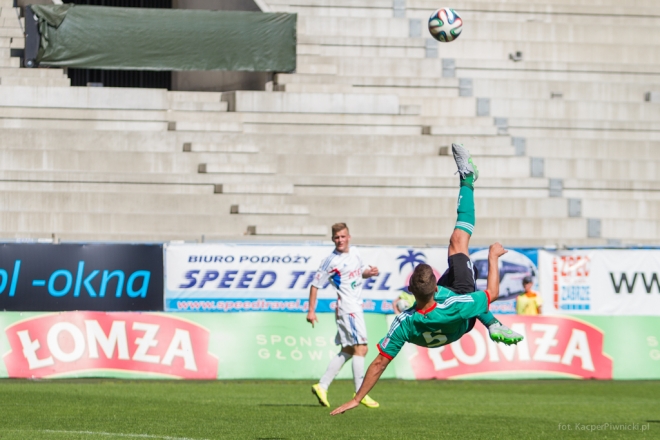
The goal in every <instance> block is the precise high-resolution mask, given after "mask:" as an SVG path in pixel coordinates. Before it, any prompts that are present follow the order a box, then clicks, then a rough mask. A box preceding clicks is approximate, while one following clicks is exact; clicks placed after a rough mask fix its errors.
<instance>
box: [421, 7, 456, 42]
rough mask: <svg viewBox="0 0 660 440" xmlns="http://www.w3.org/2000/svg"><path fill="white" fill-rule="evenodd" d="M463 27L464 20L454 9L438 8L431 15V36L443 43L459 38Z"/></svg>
mask: <svg viewBox="0 0 660 440" xmlns="http://www.w3.org/2000/svg"><path fill="white" fill-rule="evenodd" d="M462 27H463V20H461V17H459V15H458V14H457V13H456V11H454V10H453V9H449V8H442V9H438V10H437V11H435V12H434V13H433V14H431V17H429V32H431V36H433V38H435V39H436V40H438V41H441V42H443V43H449V42H450V41H454V40H455V39H457V38H458V37H459V36H460V35H461V28H462Z"/></svg>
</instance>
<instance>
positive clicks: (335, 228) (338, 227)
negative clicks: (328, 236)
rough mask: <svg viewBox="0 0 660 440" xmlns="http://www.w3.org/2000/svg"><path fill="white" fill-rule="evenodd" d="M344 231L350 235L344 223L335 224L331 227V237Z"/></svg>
mask: <svg viewBox="0 0 660 440" xmlns="http://www.w3.org/2000/svg"><path fill="white" fill-rule="evenodd" d="M344 229H346V232H348V233H350V231H349V230H348V226H346V223H335V224H334V225H332V236H333V237H334V236H335V234H336V233H337V232H339V231H343V230H344Z"/></svg>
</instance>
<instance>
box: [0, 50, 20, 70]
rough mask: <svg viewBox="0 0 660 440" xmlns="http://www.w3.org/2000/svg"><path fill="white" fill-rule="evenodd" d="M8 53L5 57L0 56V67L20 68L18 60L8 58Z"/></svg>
mask: <svg viewBox="0 0 660 440" xmlns="http://www.w3.org/2000/svg"><path fill="white" fill-rule="evenodd" d="M8 54H9V52H7V56H6V57H2V56H0V67H20V65H21V60H20V58H9V55H8Z"/></svg>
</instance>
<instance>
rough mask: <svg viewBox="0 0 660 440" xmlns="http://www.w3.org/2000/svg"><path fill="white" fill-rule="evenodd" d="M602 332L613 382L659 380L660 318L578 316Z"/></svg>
mask: <svg viewBox="0 0 660 440" xmlns="http://www.w3.org/2000/svg"><path fill="white" fill-rule="evenodd" d="M576 318H577V319H580V320H581V321H584V322H587V323H590V324H592V325H594V326H596V327H598V328H600V329H601V330H602V331H603V332H604V333H605V338H604V346H605V347H604V348H605V351H606V352H607V353H608V354H609V355H610V356H611V357H612V359H613V361H614V362H613V364H614V371H613V377H614V379H660V318H658V317H649V316H616V317H613V316H579V317H576Z"/></svg>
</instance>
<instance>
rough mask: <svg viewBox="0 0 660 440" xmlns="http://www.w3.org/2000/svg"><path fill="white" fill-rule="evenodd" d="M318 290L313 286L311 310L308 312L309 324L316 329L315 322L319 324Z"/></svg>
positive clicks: (310, 294) (311, 290)
mask: <svg viewBox="0 0 660 440" xmlns="http://www.w3.org/2000/svg"><path fill="white" fill-rule="evenodd" d="M318 290H319V289H318V288H317V287H316V286H311V287H310V288H309V310H308V311H307V322H309V323H310V324H312V328H314V322H319V320H318V318H317V317H316V297H317V295H318Z"/></svg>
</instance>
